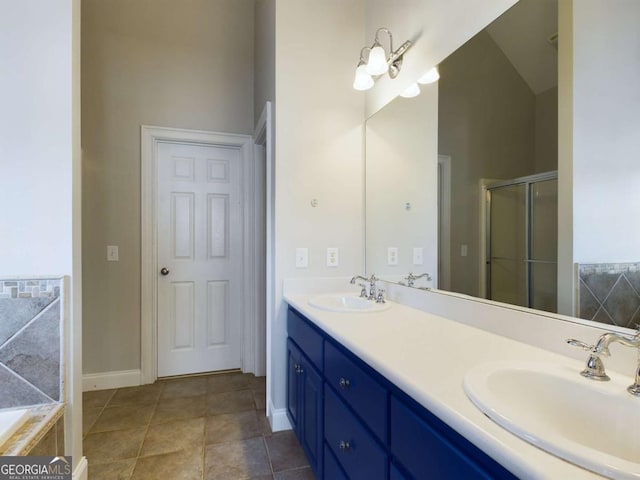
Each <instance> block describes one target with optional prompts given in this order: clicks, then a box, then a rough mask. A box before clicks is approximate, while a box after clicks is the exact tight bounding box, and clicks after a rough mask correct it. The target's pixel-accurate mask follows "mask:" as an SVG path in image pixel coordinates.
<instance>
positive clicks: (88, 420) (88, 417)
mask: <svg viewBox="0 0 640 480" xmlns="http://www.w3.org/2000/svg"><path fill="white" fill-rule="evenodd" d="M101 412H102V407H90V408H87V407H83V408H82V435H86V434H87V433H89V429H90V428H91V427H93V424H94V423H96V420H97V419H98V417H99V416H100V413H101Z"/></svg>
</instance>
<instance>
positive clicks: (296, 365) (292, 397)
mask: <svg viewBox="0 0 640 480" xmlns="http://www.w3.org/2000/svg"><path fill="white" fill-rule="evenodd" d="M300 360H301V354H300V350H298V349H297V348H296V346H295V345H294V344H293V342H292V341H291V340H287V416H288V417H289V421H290V422H291V426H292V427H293V430H294V432H296V434H297V435H298V436H300V432H299V425H298V423H299V421H298V406H299V405H300V399H299V397H300V393H299V392H300V381H299V378H300V373H299V372H300V368H301V365H300Z"/></svg>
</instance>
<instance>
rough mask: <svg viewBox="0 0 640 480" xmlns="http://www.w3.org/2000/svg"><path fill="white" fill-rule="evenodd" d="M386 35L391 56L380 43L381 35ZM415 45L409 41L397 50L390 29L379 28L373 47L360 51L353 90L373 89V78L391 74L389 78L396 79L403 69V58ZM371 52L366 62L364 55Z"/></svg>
mask: <svg viewBox="0 0 640 480" xmlns="http://www.w3.org/2000/svg"><path fill="white" fill-rule="evenodd" d="M382 32H384V33H386V34H387V36H388V37H389V55H388V56H387V53H386V51H385V49H384V47H383V46H382V44H381V43H380V33H382ZM411 45H413V44H412V43H411V41H410V40H407V41H406V42H404V43H403V44H402V45H400V47H399V48H398V49H397V50H394V49H393V35H391V31H389V29H388V28H379V29H378V30H376V37H375V39H374V42H373V45H371V46H370V47H364V48H363V49H362V50H360V61H359V62H358V66H357V67H356V74H355V79H354V81H353V88H354V89H356V90H368V89H370V88H371V87H373V81H374V80H373V78H372V77H373V76H378V75H384V74H385V73H388V74H389V77H391V78H396V77H397V76H398V74H399V73H400V69H401V68H402V57H403V55H404V54H405V52H406V51H407V50H409V48H410V47H411ZM365 50H369V56H368V57H367V61H366V62H365V61H364V56H363V53H364V51H365Z"/></svg>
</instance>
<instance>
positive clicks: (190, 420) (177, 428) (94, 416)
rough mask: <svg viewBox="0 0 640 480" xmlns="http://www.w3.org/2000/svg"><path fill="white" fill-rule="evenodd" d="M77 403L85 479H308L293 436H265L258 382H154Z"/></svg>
mask: <svg viewBox="0 0 640 480" xmlns="http://www.w3.org/2000/svg"><path fill="white" fill-rule="evenodd" d="M83 404H84V405H83V406H84V419H83V427H84V452H85V455H86V456H87V458H88V460H89V480H125V479H126V480H129V479H131V480H139V479H150V480H159V479H163V480H164V479H171V480H183V479H184V480H198V479H200V480H213V479H216V480H217V479H223V480H227V479H228V480H240V479H256V480H309V479H311V480H313V479H314V475H313V473H312V471H311V470H310V469H309V466H308V463H307V460H306V457H305V455H304V453H303V451H302V449H301V448H300V445H299V444H298V442H297V440H296V438H295V436H294V435H293V433H292V432H291V431H287V432H277V433H271V429H270V428H269V422H268V421H267V418H266V416H265V382H264V377H262V378H258V377H255V376H253V375H250V374H242V373H226V374H213V375H206V376H198V377H185V378H175V379H168V380H159V381H157V382H156V383H154V384H153V385H143V386H140V387H130V388H120V389H115V390H100V391H93V392H85V393H84V395H83Z"/></svg>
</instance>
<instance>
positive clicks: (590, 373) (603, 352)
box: [567, 329, 640, 397]
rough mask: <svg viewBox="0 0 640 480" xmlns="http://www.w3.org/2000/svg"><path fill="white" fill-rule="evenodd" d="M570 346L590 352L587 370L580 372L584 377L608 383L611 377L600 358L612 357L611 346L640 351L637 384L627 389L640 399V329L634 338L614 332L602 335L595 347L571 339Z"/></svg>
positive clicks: (639, 352) (568, 341)
mask: <svg viewBox="0 0 640 480" xmlns="http://www.w3.org/2000/svg"><path fill="white" fill-rule="evenodd" d="M567 343H568V344H569V345H572V346H574V347H579V348H582V349H583V350H585V351H587V352H589V358H588V359H587V365H586V367H585V369H584V370H583V371H582V372H580V375H582V376H583V377H587V378H590V379H592V380H600V381H606V380H609V376H608V375H607V374H606V372H605V371H604V364H603V362H602V359H601V358H600V356H603V357H610V356H611V352H610V351H609V345H611V344H612V343H620V344H622V345H624V346H627V347H632V348H637V349H638V365H637V366H636V371H635V382H634V383H633V384H632V385H630V386H629V387H628V388H627V391H628V392H629V393H630V394H632V395H635V396H638V397H640V329H639V330H638V331H636V333H635V335H633V336H632V337H627V336H624V335H620V334H618V333H614V332H607V333H603V334H602V335H600V338H598V341H597V342H596V344H595V345H587V344H586V343H584V342H581V341H579V340H574V339H569V340H567Z"/></svg>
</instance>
